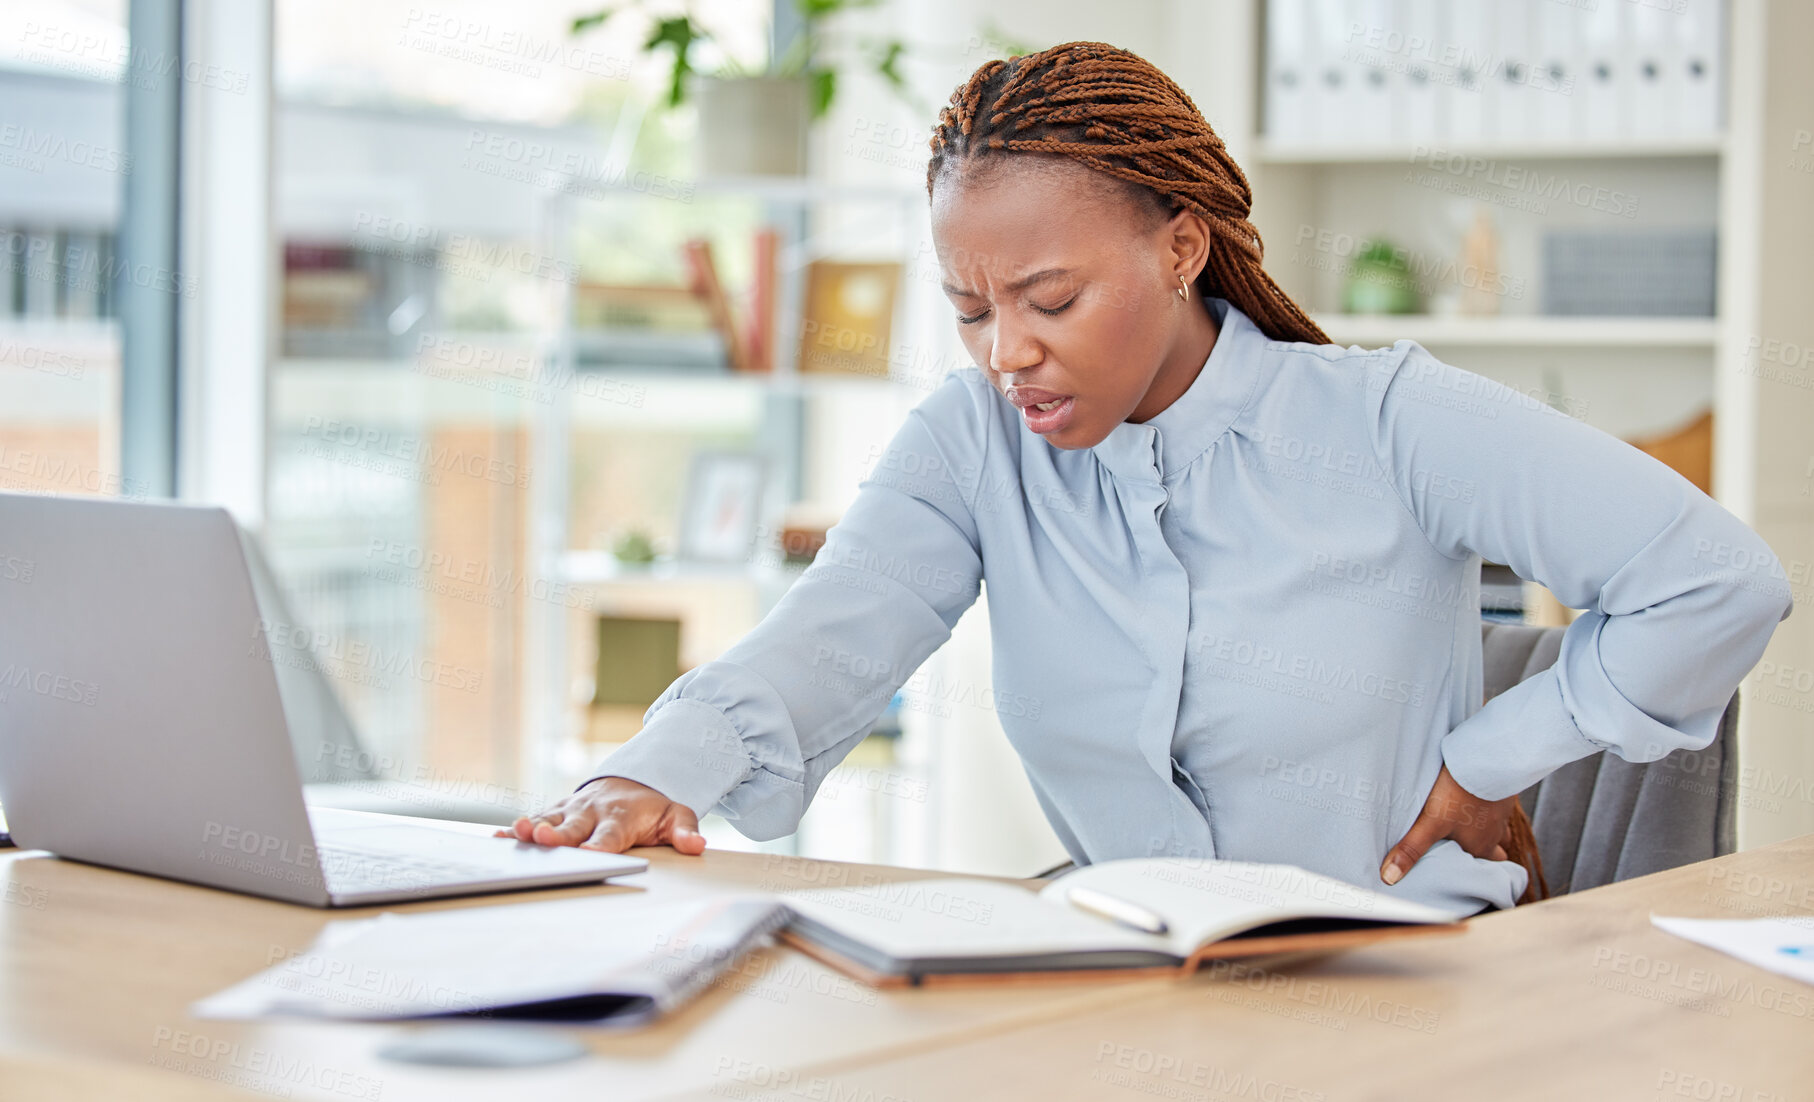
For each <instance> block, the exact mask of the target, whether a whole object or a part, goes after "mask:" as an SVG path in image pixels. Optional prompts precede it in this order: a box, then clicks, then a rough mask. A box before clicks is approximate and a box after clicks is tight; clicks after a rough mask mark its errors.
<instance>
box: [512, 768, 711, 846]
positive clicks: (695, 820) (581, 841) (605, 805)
mask: <svg viewBox="0 0 1814 1102" xmlns="http://www.w3.org/2000/svg"><path fill="white" fill-rule="evenodd" d="M496 837H499V838H515V839H516V840H518V841H519V842H535V843H538V844H540V845H544V846H579V847H580V848H582V849H597V850H604V851H605V852H607V853H622V852H623V851H624V850H627V849H629V848H630V847H631V846H662V845H666V846H673V847H674V848H675V849H676V850H679V851H680V852H681V853H685V854H688V855H691V856H698V855H699V854H700V853H703V852H704V851H705V836H704V835H702V834H700V833H699V817H698V816H697V815H694V814H693V810H692V808H689V807H687V806H686V805H685V804H679V803H675V802H674V801H673V800H670V799H668V798H667V797H666V796H664V795H662V794H661V793H660V792H658V791H656V790H655V789H653V788H650V787H649V786H648V785H646V784H640V783H638V782H636V781H633V780H630V779H629V778H628V777H600V778H599V779H597V780H595V781H591V782H589V783H587V784H586V785H585V786H584V787H582V788H580V789H579V790H578V791H576V792H574V793H573V794H572V795H570V796H568V797H566V798H565V799H563V800H561V801H560V802H558V803H556V804H555V805H554V806H553V807H550V808H548V809H546V810H544V811H539V812H537V813H536V814H534V815H524V816H523V817H521V818H519V819H518V820H517V821H516V822H515V823H513V824H511V825H510V826H509V827H506V828H505V829H503V830H500V831H498V832H497V834H496Z"/></svg>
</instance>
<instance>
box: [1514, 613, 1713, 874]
mask: <svg viewBox="0 0 1814 1102" xmlns="http://www.w3.org/2000/svg"><path fill="white" fill-rule="evenodd" d="M1565 630H1566V629H1565V628H1560V627H1548V628H1544V627H1533V626H1530V625H1526V624H1506V623H1494V622H1492V621H1486V622H1483V623H1482V624H1481V632H1482V638H1481V642H1482V648H1483V650H1482V666H1483V673H1484V674H1485V692H1486V699H1488V700H1491V699H1492V698H1493V697H1495V696H1497V695H1498V694H1500V693H1502V692H1504V691H1505V690H1506V689H1509V688H1511V687H1512V686H1513V685H1516V684H1517V683H1518V682H1520V681H1523V680H1524V679H1525V678H1527V677H1530V676H1531V675H1532V674H1535V673H1539V672H1541V671H1543V670H1546V669H1548V668H1549V667H1551V666H1553V665H1555V662H1556V656H1557V655H1558V654H1559V653H1560V652H1561V648H1562V633H1563V631H1565ZM1737 781H1738V696H1737V694H1736V693H1735V694H1734V695H1733V697H1732V700H1731V702H1730V703H1728V704H1727V705H1726V711H1725V714H1723V715H1722V716H1721V717H1720V725H1719V734H1718V735H1717V736H1716V737H1715V738H1714V740H1713V742H1712V743H1710V744H1709V745H1708V746H1707V748H1706V749H1704V750H1676V751H1673V752H1672V753H1670V754H1668V755H1667V756H1665V757H1662V758H1659V759H1657V760H1656V761H1652V762H1636V763H1634V762H1628V761H1625V760H1624V759H1623V758H1620V757H1618V756H1616V755H1614V754H1609V753H1605V752H1601V753H1597V754H1590V755H1588V756H1587V757H1585V758H1582V759H1580V760H1579V761H1573V762H1570V763H1569V764H1567V765H1565V766H1563V767H1562V768H1560V769H1558V770H1556V771H1555V772H1554V773H1551V774H1550V775H1549V776H1547V777H1545V778H1543V779H1542V780H1540V781H1538V782H1537V783H1536V784H1534V785H1532V786H1531V787H1529V788H1527V789H1525V790H1524V791H1523V792H1521V793H1519V794H1518V799H1519V802H1521V803H1522V804H1523V805H1524V810H1525V811H1526V812H1527V813H1529V815H1530V817H1531V831H1532V833H1533V834H1534V835H1535V836H1536V839H1537V852H1538V854H1539V855H1540V856H1541V857H1542V858H1543V873H1544V878H1545V879H1546V880H1548V881H1549V889H1550V893H1551V894H1552V895H1562V894H1563V893H1565V892H1573V891H1581V890H1583V889H1585V888H1594V887H1598V886H1600V885H1601V884H1610V883H1612V882H1614V881H1616V880H1627V879H1630V878H1631V877H1634V876H1643V875H1645V874H1646V873H1652V872H1660V871H1662V870H1663V869H1672V868H1675V867H1677V866H1679V865H1686V864H1689V863H1691V862H1694V861H1705V860H1707V859H1708V858H1711V857H1720V856H1724V855H1725V854H1728V853H1731V852H1733V851H1734V850H1735V849H1736V848H1737V845H1736V842H1737V836H1736V832H1735V819H1734V816H1735V810H1736V807H1737V799H1736V796H1737Z"/></svg>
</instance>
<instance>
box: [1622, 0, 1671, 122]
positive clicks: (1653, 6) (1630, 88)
mask: <svg viewBox="0 0 1814 1102" xmlns="http://www.w3.org/2000/svg"><path fill="white" fill-rule="evenodd" d="M1624 6H1625V8H1626V12H1625V20H1626V23H1625V26H1626V34H1625V42H1626V47H1627V62H1626V67H1627V69H1628V70H1629V72H1630V73H1631V81H1630V83H1629V84H1628V85H1627V99H1626V102H1627V104H1628V105H1629V107H1630V115H1629V116H1628V117H1629V120H1630V125H1629V126H1628V127H1627V130H1626V133H1627V134H1628V136H1630V137H1631V138H1633V139H1635V140H1637V141H1646V140H1655V139H1658V138H1670V137H1674V136H1675V134H1676V132H1677V131H1676V118H1677V115H1678V113H1679V111H1680V99H1681V94H1682V83H1681V80H1680V79H1679V74H1680V73H1681V65H1680V59H1679V58H1678V57H1677V56H1675V55H1676V51H1678V50H1679V49H1680V44H1679V42H1678V40H1677V38H1676V36H1675V34H1674V33H1673V30H1672V26H1671V25H1672V24H1673V23H1674V22H1675V21H1677V20H1679V19H1681V18H1682V15H1681V13H1679V12H1677V11H1675V10H1674V9H1673V8H1668V7H1663V6H1660V3H1659V0H1644V2H1642V3H1631V2H1630V0H1627V2H1626V4H1625V5H1624Z"/></svg>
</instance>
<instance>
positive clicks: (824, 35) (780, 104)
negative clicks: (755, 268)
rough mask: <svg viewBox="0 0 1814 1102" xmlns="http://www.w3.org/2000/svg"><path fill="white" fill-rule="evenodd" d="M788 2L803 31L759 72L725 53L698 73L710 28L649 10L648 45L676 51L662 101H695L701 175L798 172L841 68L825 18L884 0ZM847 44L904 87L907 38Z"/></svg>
mask: <svg viewBox="0 0 1814 1102" xmlns="http://www.w3.org/2000/svg"><path fill="white" fill-rule="evenodd" d="M777 2H778V3H787V2H790V0H777ZM791 2H792V3H794V4H795V5H796V8H797V10H798V11H799V14H800V20H801V30H800V32H799V33H798V34H796V35H795V36H794V39H793V41H792V42H790V43H789V44H788V46H787V48H786V49H784V50H783V51H782V52H781V54H780V55H779V56H778V57H774V58H771V59H770V60H769V63H768V65H767V66H766V67H764V68H763V69H761V70H758V71H751V70H750V69H749V68H747V67H745V66H743V65H740V64H738V63H737V62H735V61H734V60H728V59H727V61H726V62H725V64H723V65H722V66H720V67H719V68H718V69H717V70H716V71H714V72H712V73H709V74H708V73H702V72H699V71H698V70H696V69H695V68H694V67H693V61H694V58H693V48H694V47H695V46H697V45H698V44H700V43H702V42H712V41H714V39H713V37H712V33H711V31H710V30H709V29H708V28H706V27H705V26H703V25H702V24H700V23H699V22H698V21H696V20H695V19H694V18H693V16H692V13H691V12H686V11H683V12H682V13H681V14H680V15H660V16H651V18H652V19H653V24H652V27H651V30H650V33H649V37H648V39H647V40H646V41H645V42H644V43H643V46H642V48H643V52H645V53H651V54H654V53H659V52H663V51H671V52H672V56H673V67H672V70H671V72H670V76H669V80H668V94H667V97H666V100H665V102H666V103H667V105H668V106H670V107H677V106H679V105H680V104H681V103H684V102H686V101H687V100H688V98H689V97H690V98H692V99H693V101H694V102H695V103H696V105H697V107H698V111H699V143H700V147H699V148H700V156H699V173H700V174H701V175H702V176H736V175H745V174H763V175H776V174H779V175H801V174H803V173H804V172H805V171H806V131H807V127H808V125H809V124H810V123H811V122H813V121H814V120H816V119H819V118H821V117H823V116H824V115H825V113H826V112H827V111H828V110H830V108H831V104H832V101H833V99H834V98H836V96H837V88H838V73H837V70H836V69H835V68H833V67H832V66H831V65H829V64H826V63H825V62H824V61H823V60H822V58H823V56H824V55H823V48H824V47H826V46H829V45H834V44H846V43H844V42H842V41H840V40H838V39H835V38H834V37H833V36H832V35H831V33H830V32H829V31H828V29H827V27H826V22H827V21H828V20H829V19H831V18H832V17H833V16H836V15H838V14H840V13H843V12H848V11H853V10H855V9H858V8H871V7H875V6H876V5H877V4H879V3H880V2H881V0H791ZM641 8H642V2H641V0H629V2H627V3H623V4H617V5H614V6H612V7H609V8H604V9H601V10H600V11H597V12H593V13H592V14H590V15H583V16H580V17H578V18H577V19H575V20H574V21H573V32H574V33H575V34H578V33H580V32H583V31H585V30H588V29H589V28H592V27H596V26H599V25H600V24H602V23H604V22H605V21H606V20H608V19H610V18H612V17H613V16H615V15H617V14H618V13H620V12H626V11H633V10H640V9H641ZM848 44H849V45H851V46H854V47H855V49H856V50H857V52H858V53H859V54H860V55H861V56H863V57H864V58H865V59H866V60H867V61H868V62H869V64H870V65H871V66H872V67H873V68H874V70H875V72H876V73H877V74H878V75H880V76H881V78H882V79H883V80H884V81H885V82H887V84H888V86H889V87H890V88H893V89H894V90H895V92H896V93H897V94H900V95H903V96H905V95H906V94H907V84H906V80H905V79H904V78H903V77H902V75H901V72H900V62H901V59H902V56H903V55H904V54H905V52H906V45H905V44H904V43H902V42H901V41H900V40H899V39H892V38H889V39H872V38H861V37H852V38H851V39H849V40H848Z"/></svg>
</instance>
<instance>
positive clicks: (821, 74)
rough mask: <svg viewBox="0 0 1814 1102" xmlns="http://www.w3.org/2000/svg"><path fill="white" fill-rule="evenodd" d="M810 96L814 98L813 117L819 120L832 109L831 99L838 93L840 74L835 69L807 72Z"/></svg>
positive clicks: (815, 69)
mask: <svg viewBox="0 0 1814 1102" xmlns="http://www.w3.org/2000/svg"><path fill="white" fill-rule="evenodd" d="M806 79H807V80H808V81H809V82H810V83H809V84H808V90H809V91H808V94H810V95H811V96H812V117H813V118H815V119H816V118H819V117H820V116H822V115H824V114H825V112H826V111H828V110H830V109H831V98H832V97H833V96H834V95H836V94H837V91H838V74H837V71H836V70H834V69H827V68H823V67H818V68H813V69H808V70H807V71H806Z"/></svg>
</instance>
